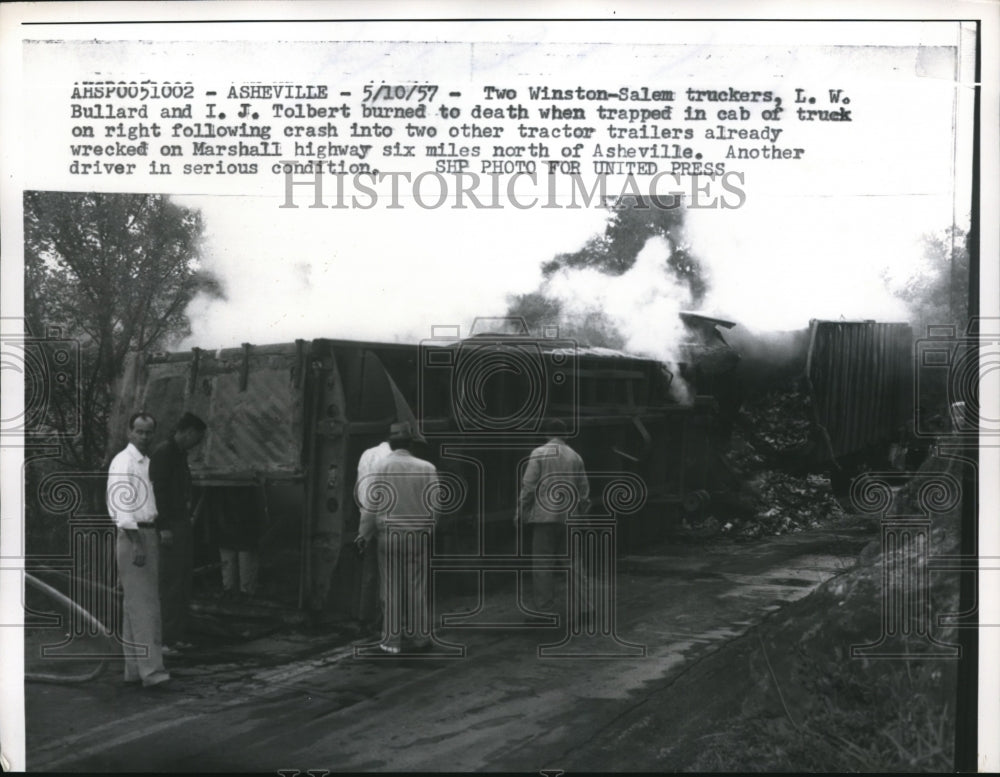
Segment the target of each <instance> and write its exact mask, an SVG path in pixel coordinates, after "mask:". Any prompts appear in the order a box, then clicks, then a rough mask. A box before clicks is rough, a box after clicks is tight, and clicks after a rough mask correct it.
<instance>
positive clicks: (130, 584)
mask: <svg viewBox="0 0 1000 777" xmlns="http://www.w3.org/2000/svg"><path fill="white" fill-rule="evenodd" d="M155 431H156V419H155V418H153V416H151V415H149V414H148V413H136V414H135V415H133V416H132V417H131V418H130V419H129V431H128V439H129V443H128V445H127V446H126V447H125V449H124V450H123V451H121V452H120V453H119V454H118V455H117V456H115V457H114V459H112V461H111V466H110V467H109V468H108V491H107V501H108V512H109V513H110V515H111V518H112V520H114V522H115V525H116V526H117V527H118V537H117V542H116V548H115V555H116V559H117V562H118V579H119V581H120V582H121V585H122V590H123V592H124V597H123V598H124V602H123V610H124V612H123V616H124V617H123V623H122V639H123V641H124V642H125V682H127V683H134V682H140V681H141V682H142V684H143V686H144V687H146V688H153V687H163V684H164V683H166V682H167V681H168V680H170V674H169V673H168V672H167V670H166V669H164V667H163V653H162V645H161V632H160V629H161V624H160V592H159V538H158V537H157V533H156V524H155V521H156V498H155V497H154V495H153V486H152V484H151V483H150V480H149V448H150V445H151V443H152V441H153V434H154V433H155Z"/></svg>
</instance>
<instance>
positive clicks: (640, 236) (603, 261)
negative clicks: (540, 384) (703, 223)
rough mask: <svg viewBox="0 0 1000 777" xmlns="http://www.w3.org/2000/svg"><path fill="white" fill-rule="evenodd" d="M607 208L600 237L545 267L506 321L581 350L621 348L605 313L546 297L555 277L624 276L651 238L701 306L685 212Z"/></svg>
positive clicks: (512, 304) (699, 272)
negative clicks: (554, 333)
mask: <svg viewBox="0 0 1000 777" xmlns="http://www.w3.org/2000/svg"><path fill="white" fill-rule="evenodd" d="M605 206H606V207H607V209H608V218H607V222H606V225H605V228H604V232H603V234H600V235H595V236H594V237H592V238H591V239H590V240H588V241H587V243H586V244H585V245H584V246H583V248H581V249H580V250H579V251H575V252H573V253H564V254H558V255H556V256H555V258H553V259H552V260H550V261H548V262H545V263H544V264H543V265H542V268H541V269H542V277H543V281H542V283H541V285H540V286H539V287H538V289H536V290H535V291H532V292H529V293H527V294H515V295H510V296H509V297H508V299H507V302H508V307H507V315H508V316H520V317H522V318H524V320H525V321H526V322H527V324H528V328H529V329H530V330H532V331H538V330H539V329H540V328H541V327H542V325H544V324H558V325H559V332H560V335H561V336H564V337H570V338H573V339H575V340H577V341H578V342H579V343H580V344H581V345H591V346H603V347H606V348H623V347H624V345H625V337H624V336H623V335H622V333H621V332H620V331H618V329H617V327H616V326H615V325H614V322H613V321H612V320H611V319H610V318H609V317H608V316H607V315H606V314H605V313H604V312H603V311H600V310H597V309H590V310H587V311H586V312H583V313H570V312H568V311H567V310H566V309H565V306H564V305H563V304H562V302H561V301H560V300H559V299H558V298H556V297H554V296H552V295H551V294H550V293H549V292H548V281H549V279H551V278H552V277H553V276H554V275H556V274H557V273H560V272H566V271H573V270H582V269H593V270H597V271H598V272H601V273H604V274H606V275H609V276H620V275H624V274H625V273H626V272H628V271H629V270H630V269H631V268H632V267H633V266H634V265H635V262H636V258H637V257H638V255H639V252H640V251H642V249H643V247H644V246H645V245H646V242H647V241H648V240H649V239H650V238H652V237H661V238H664V239H665V240H666V241H667V244H668V245H669V246H670V254H669V256H668V257H667V260H666V264H665V267H664V272H665V273H667V274H669V275H671V276H672V277H673V279H674V280H675V281H676V282H677V283H679V284H681V285H682V286H684V287H685V288H686V289H687V292H688V296H689V297H690V299H691V304H692V305H693V306H697V305H699V304H701V302H702V301H703V300H704V297H705V294H706V292H707V290H708V285H707V280H706V276H705V269H704V268H703V267H702V265H701V264H700V263H699V261H698V260H697V258H696V257H695V256H694V254H693V253H692V251H691V249H690V246H688V245H687V243H686V241H685V239H684V234H683V227H684V210H683V209H681V208H674V209H669V210H668V209H664V208H653V207H651V206H650V205H649V203H647V202H645V201H644V200H642V199H641V198H637V197H625V198H622V199H619V200H618V201H616V202H614V203H611V204H608V203H605Z"/></svg>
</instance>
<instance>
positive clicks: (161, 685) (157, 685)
mask: <svg viewBox="0 0 1000 777" xmlns="http://www.w3.org/2000/svg"><path fill="white" fill-rule="evenodd" d="M169 687H170V675H169V674H164V676H163V677H161V678H160V679H159V680H157V681H156V682H152V683H146V682H144V683H143V684H142V688H143V690H146V691H165V690H167V689H168V688H169Z"/></svg>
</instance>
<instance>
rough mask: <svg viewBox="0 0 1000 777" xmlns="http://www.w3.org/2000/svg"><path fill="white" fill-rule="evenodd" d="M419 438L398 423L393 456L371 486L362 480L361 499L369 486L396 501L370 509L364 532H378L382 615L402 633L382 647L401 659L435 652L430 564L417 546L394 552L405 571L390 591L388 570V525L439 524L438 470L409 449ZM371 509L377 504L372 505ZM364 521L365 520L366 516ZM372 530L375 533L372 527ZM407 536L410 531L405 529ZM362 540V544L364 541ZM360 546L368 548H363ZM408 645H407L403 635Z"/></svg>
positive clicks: (371, 478)
mask: <svg viewBox="0 0 1000 777" xmlns="http://www.w3.org/2000/svg"><path fill="white" fill-rule="evenodd" d="M417 441H419V438H418V437H417V436H416V435H415V434H414V432H413V427H412V425H411V424H410V423H407V422H402V423H395V424H393V425H392V426H391V427H390V430H389V447H390V448H391V449H392V452H391V453H390V454H389V455H388V456H386V457H385V458H384V459H380V460H379V461H378V463H377V465H376V466H375V467H374V468H373V471H372V472H371V473H369V475H368V478H367V479H368V481H369V482H368V483H367V484H365V483H364V482H361V481H359V483H358V488H359V491H360V492H361V494H362V495H363V494H364V493H365V487H366V485H367V486H368V487H369V488H377V489H380V490H383V491H387V492H388V493H389V494H391V498H389V499H384V497H385V496H386V494H384V493H383V494H382V495H381V496H382V497H383V501H382V503H381V504H380V505H379V506H378V509H377V510H374V511H373V510H371V509H369V511H368V513H369V516H370V520H368V521H366V522H365V532H366V533H368V534H370V533H371V532H372V531H373V530H374V529H377V530H378V543H379V552H378V562H379V576H380V578H381V586H380V588H381V591H382V614H383V618H384V619H385V621H386V622H387V625H388V622H390V621H391V622H393V623H397V624H398V625H399V629H397V630H396V631H395V633H390V629H388V628H387V629H386V632H385V636H386V638H385V639H383V641H382V643H381V645H380V647H381V648H382V650H383V651H384V652H386V653H392V654H397V653H399V652H400V651H401V650H403V649H404V648H406V649H411V648H412V649H413V650H418V651H419V650H425V649H428V648H429V647H430V639H429V637H428V634H429V633H430V630H431V613H430V599H429V591H428V587H427V586H428V580H427V577H426V572H427V570H426V564H425V563H424V562H425V561H426V559H423V558H421V557H420V553H421V552H422V551H421V548H419V547H418V544H419V543H417V542H402V543H401V544H400V546H399V547H398V548H394V549H393V550H392V552H393V553H398V554H400V556H399V557H396V558H394V559H392V564H393V569H394V570H396V574H397V575H398V574H399V571H402V570H406V572H404V573H403V574H402V575H400V576H399V579H398V580H395V582H396V583H397V585H395V586H393V588H392V590H390V580H389V566H390V563H391V562H390V548H389V543H388V534H389V522H390V521H392V520H393V519H398V520H400V521H404V522H405V521H406V519H418V520H419V519H429V520H431V521H433V520H434V518H435V515H434V512H433V509H432V507H431V494H432V493H433V491H434V488H435V485H436V483H437V469H436V468H435V467H434V465H433V464H431V463H430V462H429V461H424V460H423V459H418V458H417V457H416V456H414V455H413V454H412V453H411V452H410V448H411V447H412V446H413V444H414V442H417ZM361 505H362V507H364V506H365V498H364V496H362V497H361ZM367 506H368V507H369V508H373V507H375V505H372V504H368V505H367ZM363 517H364V516H363ZM369 527H371V528H369ZM400 530H401V531H405V529H402V528H401V529H400ZM363 536H364V535H359V542H360V541H361V537H363ZM361 547H364V545H363V543H362V544H361ZM404 634H405V635H406V636H405V639H406V641H407V644H406V645H404V644H403V639H404V636H403V635H404Z"/></svg>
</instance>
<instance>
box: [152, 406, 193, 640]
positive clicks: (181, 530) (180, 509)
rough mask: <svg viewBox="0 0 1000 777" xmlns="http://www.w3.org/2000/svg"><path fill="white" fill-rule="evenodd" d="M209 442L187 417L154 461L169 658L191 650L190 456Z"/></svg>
mask: <svg viewBox="0 0 1000 777" xmlns="http://www.w3.org/2000/svg"><path fill="white" fill-rule="evenodd" d="M204 436H205V422H204V421H202V420H201V419H200V418H199V417H198V416H196V415H194V414H192V413H185V414H184V415H183V416H181V420H180V421H178V422H177V428H176V429H175V430H174V433H173V435H172V436H171V438H170V439H169V440H167V441H166V442H164V443H161V444H160V445H159V446H158V447H157V449H156V451H154V453H153V455H152V457H151V458H150V461H149V478H150V480H151V481H152V482H153V492H154V493H155V494H156V506H157V509H158V511H159V518H157V521H156V526H157V529H159V532H160V610H161V613H162V616H163V645H164V652H165V653H166V654H167V655H169V654H170V653H173V652H175V651H177V650H183V649H185V648H189V647H191V645H190V644H189V643H187V642H185V641H184V637H185V630H186V627H187V617H188V608H189V607H190V604H191V586H192V582H193V581H192V577H193V574H194V532H193V529H192V525H191V523H192V522H191V470H190V469H188V461H187V454H188V451H189V450H191V449H192V448H194V447H195V446H196V445H198V444H199V443H200V442H201V441H202V439H203V438H204Z"/></svg>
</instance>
